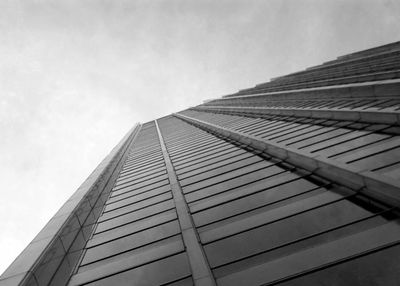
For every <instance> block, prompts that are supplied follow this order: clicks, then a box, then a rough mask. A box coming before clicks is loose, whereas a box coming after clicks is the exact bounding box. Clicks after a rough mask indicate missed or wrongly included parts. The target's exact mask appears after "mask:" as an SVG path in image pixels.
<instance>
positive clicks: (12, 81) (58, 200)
mask: <svg viewBox="0 0 400 286" xmlns="http://www.w3.org/2000/svg"><path fill="white" fill-rule="evenodd" d="M399 17H400V1H398V0H393V1H389V0H388V1H384V0H381V1H377V0H375V1H368V0H343V1H339V0H338V1H328V0H326V1H324V0H314V1H311V0H310V1H300V0H293V1H250V0H243V1H215V0H213V1H204V0H197V1H183V0H182V1H173V0H172V1H149V0H147V1H112V0H109V1H94V0H93V1H83V0H79V1H71V0H65V1H60V0H59V1H50V0H49V1H29V0H26V1H16V0H10V1H7V0H3V1H0V134H1V139H0V150H1V151H0V152H1V155H0V174H1V175H0V176H1V186H2V187H1V200H0V217H1V220H0V272H2V271H3V270H4V269H5V268H6V267H7V266H8V265H9V264H10V263H11V262H12V260H13V259H14V258H15V257H16V255H17V254H18V253H19V252H21V251H22V249H23V248H24V247H25V246H26V245H27V244H28V243H29V242H30V240H31V239H32V238H33V237H34V235H35V234H36V233H37V232H38V231H39V230H40V229H41V228H42V227H43V226H44V224H45V223H46V222H47V221H48V220H49V219H50V218H51V216H52V215H53V214H54V213H55V212H56V210H57V209H58V208H59V207H60V206H61V205H62V203H63V202H64V201H66V200H67V199H68V197H69V196H70V195H71V194H72V192H74V191H75V189H76V188H77V187H78V186H79V185H80V183H82V182H83V180H84V179H85V178H86V177H87V176H88V175H89V173H90V172H91V171H92V170H93V169H94V168H95V167H96V165H97V164H98V163H99V162H100V160H101V159H102V158H103V157H104V156H105V155H106V154H107V153H108V152H109V151H110V150H111V149H112V147H113V146H114V145H115V144H117V142H118V141H119V140H120V139H121V138H122V136H123V135H124V134H125V133H126V132H127V131H128V130H129V129H130V128H131V127H132V126H133V124H134V123H135V122H137V121H140V122H145V121H147V120H151V119H154V118H156V117H160V116H162V115H166V114H168V113H171V112H174V111H178V110H181V109H184V108H186V107H189V106H192V105H196V104H199V103H201V102H202V100H205V99H209V98H214V97H219V96H221V95H224V94H227V93H232V92H235V91H237V90H238V89H241V88H246V87H250V86H253V85H255V84H257V83H260V82H263V81H267V80H268V79H269V78H271V77H275V76H279V75H283V74H286V73H289V72H293V71H297V70H300V69H304V68H306V67H309V66H311V65H315V64H319V63H321V62H323V61H326V60H331V59H333V58H335V57H336V56H339V55H342V54H346V53H349V52H353V51H357V50H361V49H366V48H370V47H373V46H377V45H382V44H386V43H389V42H393V41H398V40H400V18H399Z"/></svg>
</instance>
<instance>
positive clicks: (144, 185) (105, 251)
mask: <svg viewBox="0 0 400 286" xmlns="http://www.w3.org/2000/svg"><path fill="white" fill-rule="evenodd" d="M399 123H400V42H397V43H392V44H388V45H385V46H381V47H377V48H373V49H369V50H365V51H361V52H357V53H353V54H349V55H345V56H342V57H339V58H337V59H336V60H334V61H330V62H326V63H324V64H322V65H319V66H316V67H312V68H309V69H306V70H304V71H300V72H297V73H293V74H289V75H287V76H283V77H279V78H275V79H273V80H271V81H270V82H267V83H263V84H259V85H257V86H255V87H253V88H249V89H244V90H241V91H239V92H238V93H235V94H230V95H226V96H224V97H222V98H218V99H215V100H210V101H207V102H206V103H204V104H202V105H199V106H196V107H193V108H189V109H187V110H184V111H181V112H178V113H175V114H171V115H169V116H166V117H162V118H159V119H156V120H154V121H150V122H147V123H144V124H137V125H136V126H135V127H134V128H133V129H132V130H131V131H130V132H129V133H128V134H127V135H126V136H125V138H123V139H122V141H121V142H120V143H119V144H118V145H117V146H116V147H115V148H114V149H113V150H112V152H111V153H110V154H109V155H108V156H107V157H106V158H105V159H104V160H103V161H102V162H101V163H100V165H99V166H98V167H97V168H96V170H94V172H93V173H92V174H91V175H90V176H89V178H88V179H87V180H86V181H85V182H84V183H83V184H82V185H81V187H80V188H79V189H78V190H77V191H76V192H75V193H74V194H73V195H72V196H71V198H70V199H69V200H68V201H67V202H66V203H65V204H64V205H63V206H62V208H61V209H60V210H59V211H58V212H57V213H56V214H55V215H54V217H53V218H52V219H51V220H50V221H49V222H48V224H47V225H46V226H45V227H44V228H43V229H42V231H41V232H40V233H39V234H38V235H37V236H36V237H35V238H34V239H33V241H32V242H31V243H30V244H29V245H28V246H27V247H26V249H25V250H24V251H23V252H22V253H21V254H20V255H19V256H18V257H17V258H16V260H15V261H14V262H13V263H12V264H11V265H10V267H9V268H8V269H7V270H6V271H5V272H4V273H3V275H2V276H1V278H0V286H6V285H7V286H8V285H40V286H41V285H71V286H75V285H112V286H117V285H135V286H136V285H176V286H177V285H196V286H203V285H204V286H207V285H220V286H235V285H246V286H248V285H282V286H293V285H400V264H399V263H398V261H399V258H400V220H399V210H398V206H399V205H400V181H399V180H400V136H399V134H400V128H399Z"/></svg>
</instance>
